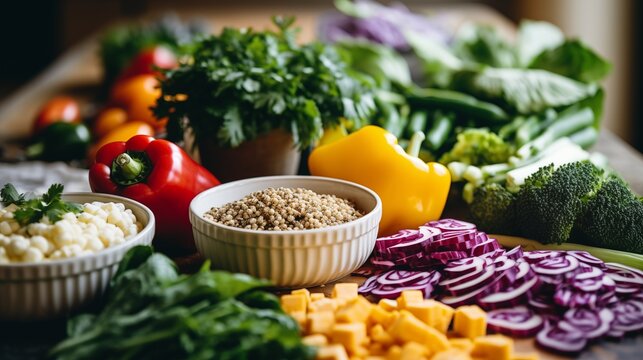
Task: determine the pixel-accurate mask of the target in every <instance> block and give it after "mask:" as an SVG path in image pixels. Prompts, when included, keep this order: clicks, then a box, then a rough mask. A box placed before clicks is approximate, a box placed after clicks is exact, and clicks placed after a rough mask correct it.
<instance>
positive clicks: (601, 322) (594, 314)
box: [558, 308, 614, 339]
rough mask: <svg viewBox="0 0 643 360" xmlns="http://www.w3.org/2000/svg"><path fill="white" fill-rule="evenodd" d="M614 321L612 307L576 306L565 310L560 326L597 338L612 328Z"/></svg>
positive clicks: (563, 328) (587, 336) (566, 329)
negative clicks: (589, 307)
mask: <svg viewBox="0 0 643 360" xmlns="http://www.w3.org/2000/svg"><path fill="white" fill-rule="evenodd" d="M612 321H614V313H613V312H612V310H610V309H601V310H590V309H587V308H574V309H569V310H567V311H566V312H565V315H563V320H562V321H560V322H559V323H558V326H559V327H560V328H561V329H562V330H565V331H569V332H572V331H578V332H580V333H582V334H583V335H584V336H585V337H586V338H588V339H596V338H598V337H601V336H603V335H605V334H606V333H607V332H608V331H609V330H610V328H611V325H612Z"/></svg>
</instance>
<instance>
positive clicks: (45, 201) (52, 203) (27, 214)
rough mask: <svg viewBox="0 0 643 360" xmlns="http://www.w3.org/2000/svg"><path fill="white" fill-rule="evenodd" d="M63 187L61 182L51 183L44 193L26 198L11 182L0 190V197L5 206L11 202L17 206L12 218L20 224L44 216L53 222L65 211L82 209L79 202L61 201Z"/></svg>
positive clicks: (33, 221)
mask: <svg viewBox="0 0 643 360" xmlns="http://www.w3.org/2000/svg"><path fill="white" fill-rule="evenodd" d="M63 189H64V186H63V185H62V184H53V185H51V186H50V187H49V189H48V190H47V193H46V194H43V195H42V196H40V197H35V198H32V199H27V197H26V195H25V194H20V193H18V191H17V190H16V188H15V187H14V186H13V185H12V184H5V185H4V187H3V188H2V190H0V199H1V200H2V203H3V205H5V206H7V205H11V204H15V205H16V206H18V209H17V210H16V211H15V212H14V219H16V221H17V222H18V223H20V224H21V225H27V224H31V223H35V222H38V221H40V219H42V218H43V217H44V216H47V218H49V221H51V222H52V223H55V222H56V221H58V220H60V219H62V217H63V215H65V214H66V213H68V212H72V213H79V212H81V211H82V209H83V208H82V206H81V205H79V204H75V203H70V202H66V201H63V199H62V197H61V195H62V193H63Z"/></svg>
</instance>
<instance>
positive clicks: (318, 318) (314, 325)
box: [308, 311, 335, 336]
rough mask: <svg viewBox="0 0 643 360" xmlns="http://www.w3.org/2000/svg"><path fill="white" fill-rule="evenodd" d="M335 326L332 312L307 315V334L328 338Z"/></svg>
mask: <svg viewBox="0 0 643 360" xmlns="http://www.w3.org/2000/svg"><path fill="white" fill-rule="evenodd" d="M334 325H335V314H333V312H332V311H319V312H314V313H308V333H309V334H324V335H327V336H330V334H331V333H332V331H333V326H334Z"/></svg>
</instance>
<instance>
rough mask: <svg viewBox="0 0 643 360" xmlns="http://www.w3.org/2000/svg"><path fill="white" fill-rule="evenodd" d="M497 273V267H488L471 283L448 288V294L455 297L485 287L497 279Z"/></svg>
mask: <svg viewBox="0 0 643 360" xmlns="http://www.w3.org/2000/svg"><path fill="white" fill-rule="evenodd" d="M495 271H496V267H495V266H494V265H491V266H489V267H486V268H485V269H484V270H483V271H482V272H481V274H480V275H479V276H476V277H474V278H473V279H471V280H469V281H466V282H463V283H460V284H454V285H453V286H449V287H446V288H445V290H446V291H447V293H449V294H450V295H453V296H459V295H463V294H466V293H470V292H472V291H474V290H477V289H479V288H481V287H485V285H487V284H489V283H490V282H492V281H493V280H494V279H495V277H496V273H495Z"/></svg>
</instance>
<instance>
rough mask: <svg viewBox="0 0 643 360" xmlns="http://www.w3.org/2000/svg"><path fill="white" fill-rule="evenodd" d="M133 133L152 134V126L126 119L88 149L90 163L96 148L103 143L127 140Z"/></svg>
mask: <svg viewBox="0 0 643 360" xmlns="http://www.w3.org/2000/svg"><path fill="white" fill-rule="evenodd" d="M134 135H148V136H154V128H152V126H150V124H148V123H146V122H142V121H128V122H126V123H124V124H122V125H120V126H117V127H116V128H114V129H112V130H111V131H110V132H108V133H107V134H106V135H105V136H103V137H102V138H101V139H100V140H99V141H98V142H97V143H96V144H95V145H94V146H92V148H91V149H90V150H89V155H88V158H89V160H90V163H93V161H94V158H95V156H96V152H97V151H98V149H100V148H101V147H103V145H106V144H109V143H111V142H115V141H127V140H129V139H130V138H131V137H132V136H134Z"/></svg>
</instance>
